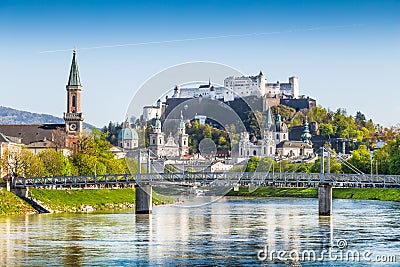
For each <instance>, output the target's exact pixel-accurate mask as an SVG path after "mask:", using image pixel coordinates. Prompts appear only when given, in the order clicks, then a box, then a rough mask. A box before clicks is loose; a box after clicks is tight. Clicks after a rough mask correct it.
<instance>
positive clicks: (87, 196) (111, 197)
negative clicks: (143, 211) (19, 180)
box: [29, 188, 174, 212]
mask: <svg viewBox="0 0 400 267" xmlns="http://www.w3.org/2000/svg"><path fill="white" fill-rule="evenodd" d="M29 194H30V196H31V197H32V198H34V199H35V200H37V201H38V202H39V203H41V204H42V205H43V206H45V207H47V208H49V209H50V210H53V211H61V212H80V211H85V210H91V209H93V210H122V209H129V208H134V205H135V189H134V188H121V189H71V190H48V189H30V190H29ZM173 202H174V200H173V199H172V198H170V197H166V196H162V195H159V194H157V193H156V192H154V191H153V204H154V205H161V204H168V203H173Z"/></svg>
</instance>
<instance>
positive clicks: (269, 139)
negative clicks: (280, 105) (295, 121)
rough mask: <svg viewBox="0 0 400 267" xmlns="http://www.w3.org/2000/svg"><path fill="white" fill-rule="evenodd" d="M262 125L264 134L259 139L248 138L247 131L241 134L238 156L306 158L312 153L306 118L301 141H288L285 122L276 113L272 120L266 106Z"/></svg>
mask: <svg viewBox="0 0 400 267" xmlns="http://www.w3.org/2000/svg"><path fill="white" fill-rule="evenodd" d="M266 115H267V116H266V122H265V126H264V134H263V138H262V139H261V140H258V139H257V138H255V137H253V138H251V139H250V136H249V133H247V132H245V133H242V134H241V137H240V141H239V156H238V157H239V158H244V159H246V158H250V157H253V156H257V157H279V158H299V157H302V158H306V157H310V156H312V155H313V148H312V143H311V134H310V131H309V129H308V122H307V120H306V121H305V123H304V126H303V134H302V136H301V137H302V140H301V141H290V140H289V131H288V127H287V125H286V123H284V122H283V121H282V118H281V116H280V115H279V114H278V115H277V116H276V120H275V122H274V123H273V122H272V115H271V109H270V108H268V110H267V114H266Z"/></svg>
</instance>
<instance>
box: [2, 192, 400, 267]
mask: <svg viewBox="0 0 400 267" xmlns="http://www.w3.org/2000/svg"><path fill="white" fill-rule="evenodd" d="M399 215H400V203H396V202H380V201H371V200H338V199H335V200H333V216H332V217H331V218H330V219H329V218H323V217H321V218H320V217H319V216H318V202H317V199H295V198H228V197H225V198H222V199H221V200H219V201H217V202H214V203H211V204H209V205H204V206H201V207H192V208H182V207H176V206H158V207H154V209H153V214H152V215H140V216H139V215H138V216H136V215H135V214H134V213H133V212H131V211H126V212H119V213H88V214H44V215H30V216H3V217H0V253H1V256H0V266H137V265H142V266H143V265H144V266H146V265H156V266H172V265H180V266H188V265H193V266H196V265H203V266H204V265H246V264H247V265H260V264H261V265H263V264H269V265H268V266H400V219H399V218H400V217H399ZM265 252H266V253H265ZM313 253H315V257H313V255H314V254H313ZM357 253H359V254H357ZM346 255H347V256H346ZM352 255H353V256H354V257H352ZM357 255H360V256H359V258H358V257H357ZM394 260H395V261H397V263H389V261H394ZM382 261H383V262H384V263H379V262H382Z"/></svg>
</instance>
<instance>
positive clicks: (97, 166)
mask: <svg viewBox="0 0 400 267" xmlns="http://www.w3.org/2000/svg"><path fill="white" fill-rule="evenodd" d="M72 163H73V165H74V173H75V175H94V174H105V173H106V167H105V165H104V163H102V162H101V161H98V159H97V158H96V157H95V156H92V155H88V154H84V153H78V154H77V155H76V156H75V157H74V158H73V160H72Z"/></svg>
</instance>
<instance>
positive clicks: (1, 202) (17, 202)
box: [0, 188, 36, 215]
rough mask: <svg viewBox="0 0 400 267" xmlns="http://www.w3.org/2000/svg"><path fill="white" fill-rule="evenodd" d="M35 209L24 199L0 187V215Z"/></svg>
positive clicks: (25, 212)
mask: <svg viewBox="0 0 400 267" xmlns="http://www.w3.org/2000/svg"><path fill="white" fill-rule="evenodd" d="M35 212H36V211H35V210H34V209H33V208H32V207H31V206H30V205H29V204H27V203H25V201H23V200H21V199H20V198H19V197H17V196H16V195H14V194H13V193H11V192H8V191H7V190H6V189H5V188H0V215H16V214H27V213H35Z"/></svg>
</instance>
